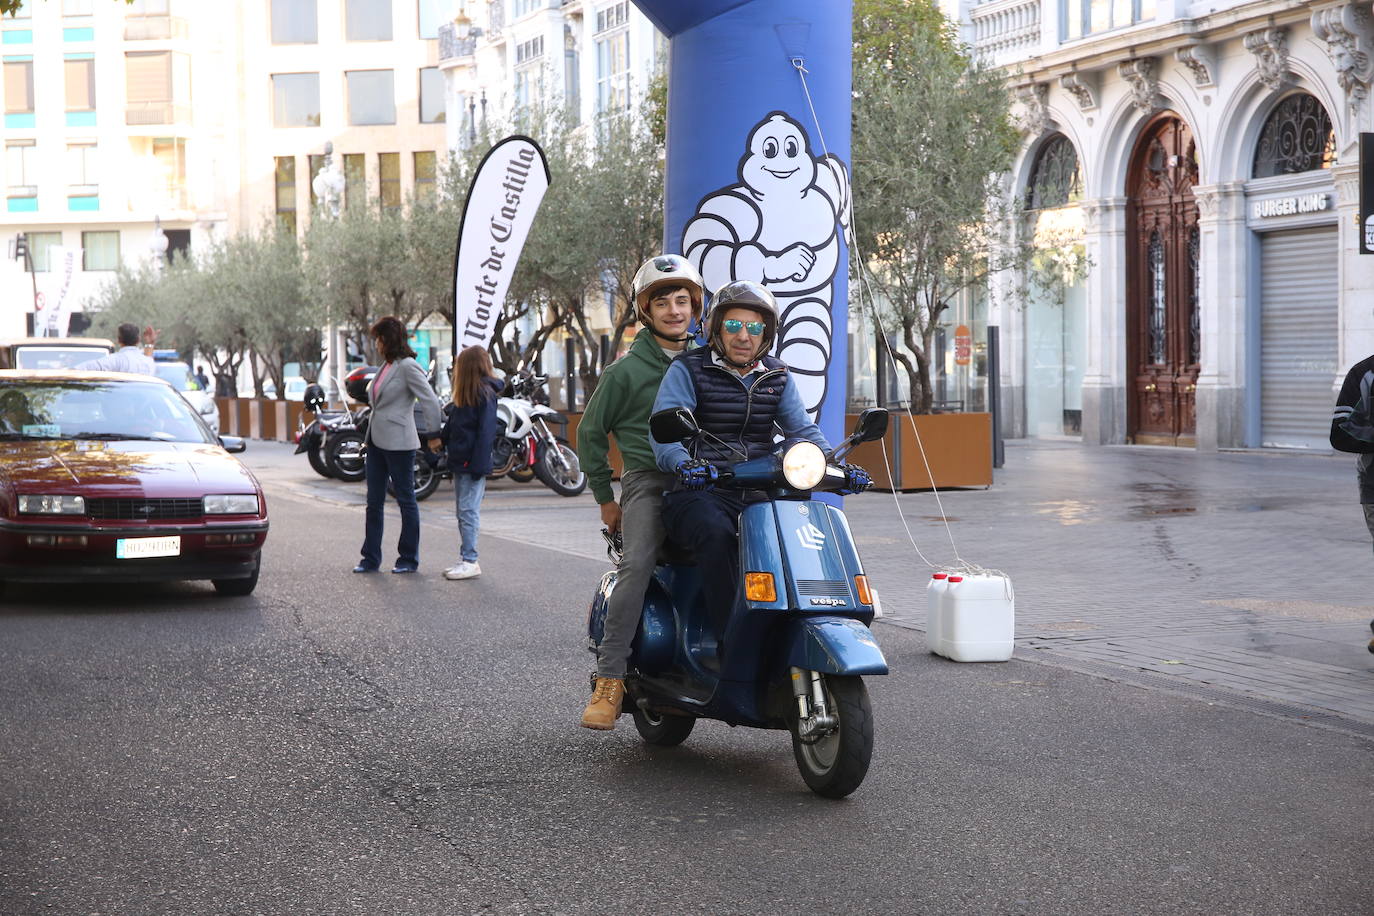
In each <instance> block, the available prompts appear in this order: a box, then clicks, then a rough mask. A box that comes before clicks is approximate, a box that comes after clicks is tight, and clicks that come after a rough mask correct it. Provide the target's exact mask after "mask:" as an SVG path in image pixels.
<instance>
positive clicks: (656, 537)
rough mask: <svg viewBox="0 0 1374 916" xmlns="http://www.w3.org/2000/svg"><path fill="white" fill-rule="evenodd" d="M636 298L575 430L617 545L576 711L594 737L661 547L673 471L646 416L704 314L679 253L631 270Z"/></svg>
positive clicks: (621, 683) (616, 701)
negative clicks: (582, 702)
mask: <svg viewBox="0 0 1374 916" xmlns="http://www.w3.org/2000/svg"><path fill="white" fill-rule="evenodd" d="M634 297H635V310H636V311H637V312H638V315H639V320H640V322H641V323H642V324H643V325H644V329H643V331H641V332H640V333H639V334H638V335H636V336H635V340H634V343H633V344H632V345H631V346H630V351H629V352H628V353H626V354H625V356H623V357H622V358H620V359H618V360H616V361H615V362H614V363H612V364H611V365H610V366H608V367H607V368H606V371H605V372H603V373H602V375H601V380H600V381H599V382H598V383H597V386H596V391H595V392H594V393H593V394H592V397H591V400H590V401H588V402H587V410H586V413H584V414H583V415H582V422H581V423H580V424H579V425H578V427H577V455H578V458H579V460H580V461H581V463H582V469H583V470H584V471H586V473H587V480H588V482H589V483H590V484H591V488H592V495H593V496H595V497H596V501H597V503H599V504H600V506H601V521H602V523H603V524H604V525H605V526H606V529H607V530H608V531H609V532H610V533H611V534H613V535H614V534H616V533H617V532H619V533H620V534H621V536H622V538H623V540H624V552H623V555H622V557H621V560H620V565H619V576H618V579H617V581H616V586H615V590H614V591H612V592H611V598H610V601H609V602H608V606H607V608H606V622H605V628H604V630H603V632H602V637H601V644H600V646H598V648H597V662H596V686H595V687H594V688H593V690H592V697H591V700H590V701H588V703H587V707H586V709H585V710H583V712H582V725H583V727H584V728H592V729H597V730H599V731H609V730H610V729H612V728H614V727H615V722H616V719H617V718H618V717H619V716H620V709H621V704H622V702H623V700H624V697H625V665H626V661H627V660H628V658H629V656H630V643H631V642H632V641H633V640H634V636H635V631H636V630H637V629H638V628H639V614H640V609H641V606H642V605H643V603H644V591H645V589H646V588H648V586H649V579H650V577H651V576H652V575H653V572H654V563H655V561H656V559H657V556H658V550H659V547H660V546H661V545H662V543H663V538H664V532H663V520H662V514H661V506H662V502H663V491H664V490H666V489H668V487H669V485H670V484H671V483H672V475H671V474H665V473H663V472H662V471H660V470H659V469H658V466H657V465H656V464H655V463H654V452H653V448H652V446H651V445H650V442H649V413H650V412H651V410H652V408H653V404H654V396H655V395H656V394H657V393H658V385H659V382H661V381H662V380H663V375H664V373H665V372H667V371H668V367H669V365H671V363H672V361H673V359H674V358H675V357H676V356H677V355H678V354H680V353H683V352H685V351H686V350H687V349H688V348H689V347H691V346H693V343H692V323H693V322H694V321H695V320H697V319H699V318H700V317H701V298H702V280H701V275H700V274H698V273H697V271H696V269H695V268H694V267H692V265H691V264H689V263H688V262H687V260H686V259H684V258H681V257H678V256H677V255H663V256H661V257H657V258H650V259H649V260H648V261H646V262H644V264H643V266H641V267H640V268H639V271H638V272H637V273H636V274H635V279H634ZM610 436H615V441H616V445H617V446H619V448H620V456H621V459H622V460H623V462H624V472H623V473H622V474H621V477H620V499H619V501H617V500H616V498H615V494H614V493H613V492H612V490H611V465H610V461H609V460H608V459H607V453H608V452H609V450H610V442H609V437H610Z"/></svg>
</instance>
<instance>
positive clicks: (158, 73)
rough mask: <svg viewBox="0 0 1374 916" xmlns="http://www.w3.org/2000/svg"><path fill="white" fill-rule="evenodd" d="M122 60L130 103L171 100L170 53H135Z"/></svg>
mask: <svg viewBox="0 0 1374 916" xmlns="http://www.w3.org/2000/svg"><path fill="white" fill-rule="evenodd" d="M124 58H125V72H126V74H127V87H128V95H129V101H130V102H131V103H135V102H170V101H171V100H172V52H170V51H137V52H130V53H128V54H125V55H124Z"/></svg>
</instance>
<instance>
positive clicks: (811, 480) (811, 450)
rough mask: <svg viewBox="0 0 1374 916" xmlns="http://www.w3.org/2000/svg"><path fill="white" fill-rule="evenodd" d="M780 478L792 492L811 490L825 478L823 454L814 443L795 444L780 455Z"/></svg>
mask: <svg viewBox="0 0 1374 916" xmlns="http://www.w3.org/2000/svg"><path fill="white" fill-rule="evenodd" d="M782 476H783V479H785V480H786V481H787V485H788V486H789V487H791V488H792V489H794V490H813V489H815V488H816V485H817V484H818V483H820V482H821V479H822V478H823V477H825V453H824V452H822V451H821V447H820V446H819V445H817V444H816V443H814V442H797V443H794V444H792V445H790V446H788V447H787V450H786V451H785V452H783V453H782Z"/></svg>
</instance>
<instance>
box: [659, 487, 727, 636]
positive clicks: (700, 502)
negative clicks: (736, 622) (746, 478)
mask: <svg viewBox="0 0 1374 916" xmlns="http://www.w3.org/2000/svg"><path fill="white" fill-rule="evenodd" d="M744 505H745V498H744V496H743V495H742V494H741V493H740V492H739V491H737V490H677V491H675V492H673V493H669V494H668V495H666V496H664V497H663V527H664V529H665V530H666V531H667V532H668V537H669V538H670V539H671V540H672V541H673V542H674V543H677V544H680V545H682V546H683V547H687V548H690V549H691V551H692V553H693V554H695V555H696V559H697V566H698V567H700V568H701V581H702V586H701V590H702V594H703V595H704V597H705V599H706V608H707V610H708V611H709V613H710V615H711V622H712V624H713V625H714V626H715V630H716V638H717V639H720V640H722V641H723V640H724V638H725V633H726V629H727V628H728V627H729V624H730V618H731V616H732V615H733V614H734V611H735V605H736V603H738V601H739V597H740V570H739V515H740V512H742V511H743V510H744Z"/></svg>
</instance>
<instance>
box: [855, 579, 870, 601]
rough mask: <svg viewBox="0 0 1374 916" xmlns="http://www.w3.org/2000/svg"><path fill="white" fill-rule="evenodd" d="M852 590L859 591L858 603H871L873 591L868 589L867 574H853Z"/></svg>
mask: <svg viewBox="0 0 1374 916" xmlns="http://www.w3.org/2000/svg"><path fill="white" fill-rule="evenodd" d="M854 590H855V591H857V592H858V593H859V603H860V604H872V603H873V593H872V592H871V591H869V590H868V576H855V577H854Z"/></svg>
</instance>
